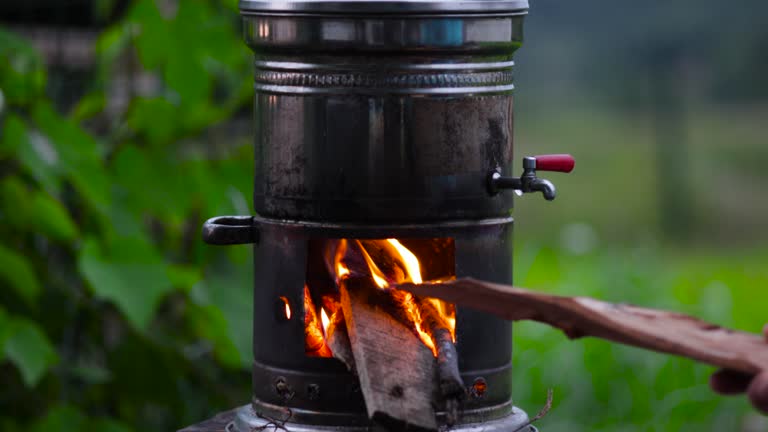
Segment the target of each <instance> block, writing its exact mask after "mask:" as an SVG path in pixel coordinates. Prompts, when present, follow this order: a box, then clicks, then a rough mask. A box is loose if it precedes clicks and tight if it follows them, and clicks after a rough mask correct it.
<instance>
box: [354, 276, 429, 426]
mask: <svg viewBox="0 0 768 432" xmlns="http://www.w3.org/2000/svg"><path fill="white" fill-rule="evenodd" d="M366 284H367V285H368V286H365V285H366ZM372 284H373V282H372V281H365V280H359V279H357V280H355V279H352V280H347V281H345V283H344V284H343V285H345V286H342V288H341V307H342V310H343V311H344V319H345V322H346V324H347V332H348V334H349V340H350V343H351V346H352V354H353V357H354V359H355V366H356V368H357V373H358V377H359V378H360V388H361V390H362V393H363V397H364V398H365V406H366V408H367V410H368V416H369V417H370V418H371V419H373V420H374V422H376V423H378V424H380V425H382V426H383V427H385V428H386V429H388V430H391V431H403V430H408V431H435V430H437V420H436V419H435V411H434V408H433V405H432V402H433V399H434V395H435V393H436V385H435V360H434V357H433V356H432V352H431V351H430V350H429V348H427V347H426V346H425V345H424V344H423V343H422V342H421V341H420V340H419V339H418V338H417V337H416V336H415V335H414V334H413V333H412V332H411V331H410V329H408V328H406V327H405V326H403V325H402V324H401V323H400V322H399V321H397V320H395V319H394V318H392V316H391V315H390V314H388V313H386V311H385V310H384V309H382V308H381V306H380V303H379V301H378V300H379V299H380V298H381V297H380V293H378V292H376V291H377V289H376V288H374V287H372V286H371V285H372Z"/></svg>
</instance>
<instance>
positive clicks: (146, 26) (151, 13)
mask: <svg viewBox="0 0 768 432" xmlns="http://www.w3.org/2000/svg"><path fill="white" fill-rule="evenodd" d="M128 15H129V19H130V20H131V21H132V22H133V23H135V25H138V27H139V29H140V32H139V34H138V36H136V37H135V39H134V43H135V44H136V48H137V50H138V53H139V59H140V60H141V63H142V65H144V67H145V68H147V69H154V68H156V67H158V66H159V65H160V64H161V63H162V62H163V61H165V59H166V56H168V53H169V52H171V50H170V49H169V48H170V45H171V42H170V41H171V37H172V36H171V34H170V25H169V23H168V22H167V21H166V20H165V19H164V18H163V16H162V15H161V14H160V10H159V9H158V7H157V4H156V3H155V1H154V0H139V1H137V2H136V3H135V5H134V7H133V9H131V11H130V12H129V14H128Z"/></svg>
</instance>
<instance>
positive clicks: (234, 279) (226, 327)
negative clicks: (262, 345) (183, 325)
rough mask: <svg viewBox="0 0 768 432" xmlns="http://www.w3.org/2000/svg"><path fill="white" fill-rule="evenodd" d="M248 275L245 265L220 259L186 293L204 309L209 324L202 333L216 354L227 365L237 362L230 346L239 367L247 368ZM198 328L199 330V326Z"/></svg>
mask: <svg viewBox="0 0 768 432" xmlns="http://www.w3.org/2000/svg"><path fill="white" fill-rule="evenodd" d="M252 275H253V271H252V269H251V268H250V267H249V266H239V265H233V264H232V263H228V262H227V263H222V265H221V266H219V267H217V268H215V271H214V272H212V273H211V274H210V275H207V276H206V278H205V279H204V280H203V281H201V282H200V283H198V284H196V285H195V286H194V287H193V288H192V292H191V293H190V298H191V299H192V301H193V302H194V303H195V304H196V305H198V306H201V307H203V308H206V309H207V310H206V311H205V314H206V316H207V321H205V322H206V323H208V324H210V327H208V328H206V329H205V331H204V332H203V333H202V334H203V335H204V337H207V338H209V339H211V340H212V342H213V343H214V348H215V352H216V354H217V356H218V357H219V359H220V360H221V361H222V362H224V363H225V364H226V365H228V366H230V367H236V366H238V363H237V362H236V360H235V358H234V353H233V351H232V347H234V348H235V349H236V350H237V354H238V356H237V357H238V358H237V360H239V367H242V368H247V367H249V365H250V364H251V362H252V360H253V359H252V347H251V344H252V336H251V332H250V331H249V330H250V329H251V322H252V316H253V293H252V288H251V285H252V284H251V282H252ZM210 307H212V308H213V309H210ZM215 311H216V312H215ZM219 314H220V315H219ZM222 320H223V322H222ZM198 329H200V330H203V329H202V328H200V326H198Z"/></svg>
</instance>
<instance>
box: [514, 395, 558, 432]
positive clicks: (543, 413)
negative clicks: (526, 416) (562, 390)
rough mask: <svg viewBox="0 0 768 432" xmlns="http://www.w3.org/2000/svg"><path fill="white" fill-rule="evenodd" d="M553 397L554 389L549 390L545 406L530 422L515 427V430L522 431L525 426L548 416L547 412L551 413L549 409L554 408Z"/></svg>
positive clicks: (515, 431)
mask: <svg viewBox="0 0 768 432" xmlns="http://www.w3.org/2000/svg"><path fill="white" fill-rule="evenodd" d="M553 399H554V391H553V390H552V389H549V390H547V401H546V402H545V403H544V406H543V407H541V409H540V410H539V412H538V413H537V414H536V415H535V416H534V417H533V418H532V419H530V420H528V422H527V423H526V424H524V425H522V426H520V427H519V428H517V429H515V430H514V431H513V432H521V431H523V430H524V429H525V428H527V427H528V426H530V425H532V424H534V423H536V422H537V421H539V420H541V419H543V418H544V417H546V416H547V414H549V410H551V409H552V400H553ZM529 430H530V429H529Z"/></svg>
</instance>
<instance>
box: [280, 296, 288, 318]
mask: <svg viewBox="0 0 768 432" xmlns="http://www.w3.org/2000/svg"><path fill="white" fill-rule="evenodd" d="M280 300H282V301H283V304H284V305H285V319H287V320H289V319H291V304H290V303H288V298H287V297H285V296H280Z"/></svg>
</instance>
